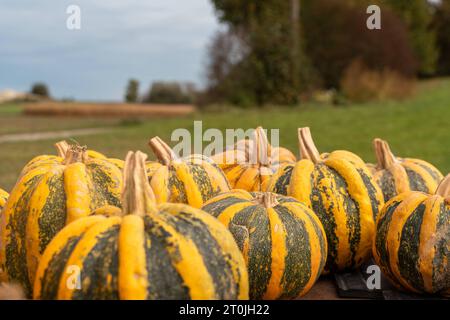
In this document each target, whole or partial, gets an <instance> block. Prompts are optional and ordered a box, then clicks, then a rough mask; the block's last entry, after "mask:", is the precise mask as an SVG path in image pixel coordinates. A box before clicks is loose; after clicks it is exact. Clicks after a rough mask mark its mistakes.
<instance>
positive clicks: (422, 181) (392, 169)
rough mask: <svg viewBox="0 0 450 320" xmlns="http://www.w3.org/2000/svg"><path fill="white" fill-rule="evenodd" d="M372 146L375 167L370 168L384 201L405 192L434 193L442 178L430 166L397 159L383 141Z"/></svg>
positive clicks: (378, 141) (436, 170)
mask: <svg viewBox="0 0 450 320" xmlns="http://www.w3.org/2000/svg"><path fill="white" fill-rule="evenodd" d="M373 144H374V149H375V155H376V158H377V165H376V166H375V167H372V170H373V175H374V178H375V180H376V182H377V183H378V185H379V186H380V187H381V189H382V191H383V195H384V200H385V201H388V200H389V199H391V198H392V197H394V196H396V195H398V194H400V193H402V192H407V191H422V192H425V193H434V192H435V191H436V188H437V186H438V184H439V182H440V181H441V180H442V178H443V176H442V173H440V172H439V170H438V169H436V168H435V167H434V166H433V165H432V164H430V163H428V162H426V161H423V160H419V159H411V158H397V157H395V156H394V154H393V153H392V152H391V149H390V148H389V144H388V143H387V142H386V141H384V140H381V139H375V140H374V141H373Z"/></svg>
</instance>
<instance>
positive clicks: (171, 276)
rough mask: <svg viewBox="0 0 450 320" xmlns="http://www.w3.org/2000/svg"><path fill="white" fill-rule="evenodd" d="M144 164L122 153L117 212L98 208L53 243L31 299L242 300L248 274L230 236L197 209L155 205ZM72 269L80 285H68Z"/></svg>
mask: <svg viewBox="0 0 450 320" xmlns="http://www.w3.org/2000/svg"><path fill="white" fill-rule="evenodd" d="M145 159H146V156H145V155H144V154H143V153H141V152H136V153H133V152H130V153H129V154H128V155H127V159H126V161H125V169H124V190H123V194H122V197H123V200H122V202H123V209H122V210H121V209H119V208H114V207H111V206H109V207H104V208H100V209H98V210H97V211H96V212H94V215H92V216H90V217H86V218H82V219H79V220H77V221H75V222H73V223H71V224H70V225H68V226H66V227H65V228H64V229H63V230H61V232H60V233H58V235H57V236H56V237H55V238H54V239H53V240H52V241H51V243H50V244H49V245H48V247H47V249H46V250H45V252H44V254H43V257H42V259H41V262H40V264H39V268H38V270H37V274H36V281H35V283H34V298H35V299H74V300H75V299H133V300H135V299H152V300H153V299H248V275H247V270H246V267H245V262H244V259H243V257H242V254H241V252H240V251H239V248H238V247H237V245H236V243H235V241H234V239H233V237H232V235H231V234H230V233H229V231H228V230H227V229H226V228H225V227H224V226H223V225H222V224H221V223H220V222H219V221H217V220H216V219H215V218H214V217H212V216H210V215H209V214H207V213H206V212H203V211H201V210H200V209H195V208H192V207H191V206H188V205H185V204H173V203H164V204H159V205H157V204H156V202H155V196H154V194H153V192H152V190H151V188H150V185H149V183H148V180H147V175H146V168H145ZM105 215H106V216H105ZM73 270H78V271H79V273H78V274H79V276H80V277H79V282H75V283H72V282H71V281H70V280H71V278H70V277H71V276H73ZM67 283H71V284H73V285H71V286H68V285H67ZM77 284H78V285H77Z"/></svg>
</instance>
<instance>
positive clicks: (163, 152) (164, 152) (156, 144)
mask: <svg viewBox="0 0 450 320" xmlns="http://www.w3.org/2000/svg"><path fill="white" fill-rule="evenodd" d="M148 144H149V146H150V148H151V149H152V151H153V153H154V154H155V156H156V157H157V158H158V160H159V161H160V162H161V163H162V164H164V165H169V164H170V163H171V162H172V161H174V160H176V159H177V158H178V157H177V156H176V154H175V152H173V150H172V149H171V148H170V147H169V145H168V144H167V143H165V142H164V141H163V140H162V139H161V138H160V137H154V138H152V139H150V141H149V143H148Z"/></svg>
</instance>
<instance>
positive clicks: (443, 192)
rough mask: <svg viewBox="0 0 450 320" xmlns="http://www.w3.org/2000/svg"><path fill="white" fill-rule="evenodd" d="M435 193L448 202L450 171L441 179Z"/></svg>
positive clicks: (449, 198) (449, 199)
mask: <svg viewBox="0 0 450 320" xmlns="http://www.w3.org/2000/svg"><path fill="white" fill-rule="evenodd" d="M436 194H437V195H439V196H441V197H444V198H445V200H446V201H447V202H450V173H449V174H448V175H447V176H445V178H444V179H443V180H442V181H441V183H440V184H439V186H438V187H437V189H436Z"/></svg>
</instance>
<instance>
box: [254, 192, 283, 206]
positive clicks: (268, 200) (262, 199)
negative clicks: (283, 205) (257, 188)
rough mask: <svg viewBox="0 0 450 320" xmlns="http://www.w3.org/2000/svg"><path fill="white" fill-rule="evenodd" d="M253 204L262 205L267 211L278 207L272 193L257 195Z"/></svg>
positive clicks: (275, 196)
mask: <svg viewBox="0 0 450 320" xmlns="http://www.w3.org/2000/svg"><path fill="white" fill-rule="evenodd" d="M255 202H257V203H259V204H262V205H263V206H264V207H265V208H267V209H268V208H273V207H275V206H277V205H278V200H277V195H276V194H275V193H272V192H261V193H259V194H258V195H257V196H256V198H255Z"/></svg>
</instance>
